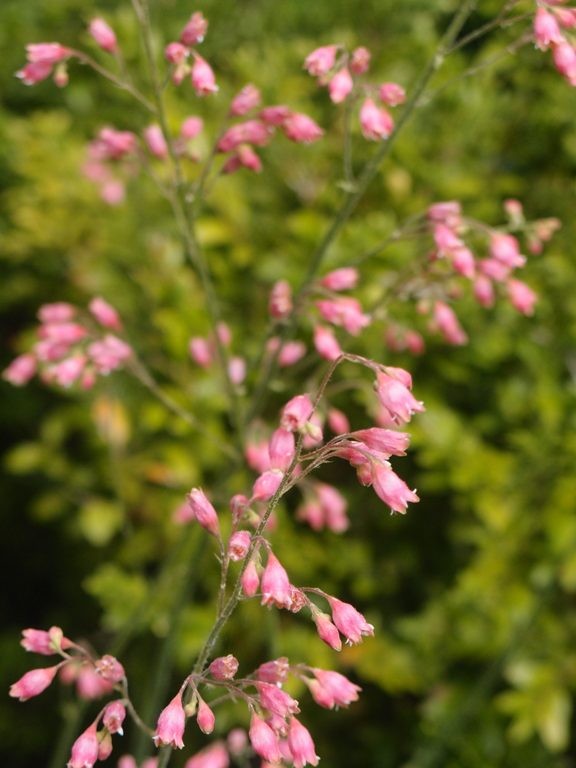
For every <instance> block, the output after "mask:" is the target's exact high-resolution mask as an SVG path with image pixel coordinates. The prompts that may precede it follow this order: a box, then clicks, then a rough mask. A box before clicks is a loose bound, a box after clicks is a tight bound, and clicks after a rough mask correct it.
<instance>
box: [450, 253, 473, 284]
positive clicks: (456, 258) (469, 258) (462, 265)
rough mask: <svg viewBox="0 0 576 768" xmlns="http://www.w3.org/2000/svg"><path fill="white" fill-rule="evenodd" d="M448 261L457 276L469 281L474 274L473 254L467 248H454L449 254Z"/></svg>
mask: <svg viewBox="0 0 576 768" xmlns="http://www.w3.org/2000/svg"><path fill="white" fill-rule="evenodd" d="M450 260H451V262H452V266H453V267H454V269H455V270H456V272H458V274H459V275H462V276H463V277H467V278H468V279H469V280H471V279H472V278H473V277H474V275H475V274H476V264H475V262H474V254H473V253H472V251H471V250H470V249H469V248H466V247H464V248H456V250H454V251H453V252H452V253H451V254H450Z"/></svg>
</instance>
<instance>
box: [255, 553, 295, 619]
mask: <svg viewBox="0 0 576 768" xmlns="http://www.w3.org/2000/svg"><path fill="white" fill-rule="evenodd" d="M261 591H262V605H275V606H277V607H278V608H290V606H291V605H292V596H291V585H290V579H289V578H288V574H287V573H286V571H285V569H284V568H283V566H282V565H281V564H280V561H279V560H278V558H277V557H276V556H275V555H274V554H273V553H272V552H269V553H268V560H267V563H266V568H265V569H264V573H263V574H262V584H261Z"/></svg>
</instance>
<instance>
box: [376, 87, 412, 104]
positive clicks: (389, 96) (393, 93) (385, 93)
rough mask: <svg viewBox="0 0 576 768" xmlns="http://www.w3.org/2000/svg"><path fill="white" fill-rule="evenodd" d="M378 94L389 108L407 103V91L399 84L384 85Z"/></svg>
mask: <svg viewBox="0 0 576 768" xmlns="http://www.w3.org/2000/svg"><path fill="white" fill-rule="evenodd" d="M378 93H379V95H380V99H381V100H382V101H383V102H384V104H387V105H388V106H389V107H396V106H398V104H403V103H404V102H405V101H406V91H405V90H404V88H402V86H401V85H398V83H382V85H381V86H380V89H379V91H378Z"/></svg>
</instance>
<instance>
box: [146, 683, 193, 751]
mask: <svg viewBox="0 0 576 768" xmlns="http://www.w3.org/2000/svg"><path fill="white" fill-rule="evenodd" d="M185 726H186V713H185V712H184V707H183V706H182V694H181V693H180V692H179V693H177V694H176V696H174V698H173V699H172V701H171V702H170V704H168V706H167V707H165V708H164V709H163V710H162V712H161V713H160V717H159V718H158V723H157V725H156V731H155V733H154V737H153V741H154V744H155V745H156V746H157V747H175V748H176V749H182V748H183V747H184V742H183V741H182V737H183V735H184V728H185Z"/></svg>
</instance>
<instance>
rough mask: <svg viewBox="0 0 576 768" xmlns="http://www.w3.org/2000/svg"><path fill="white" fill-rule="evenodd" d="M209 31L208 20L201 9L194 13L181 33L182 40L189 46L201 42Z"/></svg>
mask: <svg viewBox="0 0 576 768" xmlns="http://www.w3.org/2000/svg"><path fill="white" fill-rule="evenodd" d="M207 31H208V21H207V19H206V18H205V17H204V15H203V14H202V12H201V11H196V13H193V14H192V16H191V17H190V19H189V20H188V22H187V24H186V26H185V27H184V29H183V30H182V32H181V34H180V42H181V43H182V44H183V45H185V46H187V47H188V48H193V47H194V46H195V45H198V43H201V42H202V40H204V37H205V36H206V32H207Z"/></svg>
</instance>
